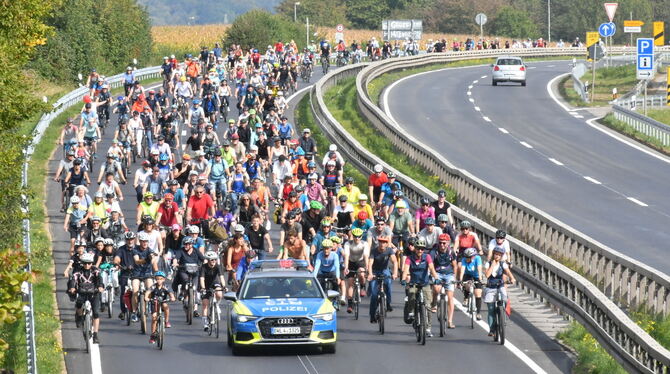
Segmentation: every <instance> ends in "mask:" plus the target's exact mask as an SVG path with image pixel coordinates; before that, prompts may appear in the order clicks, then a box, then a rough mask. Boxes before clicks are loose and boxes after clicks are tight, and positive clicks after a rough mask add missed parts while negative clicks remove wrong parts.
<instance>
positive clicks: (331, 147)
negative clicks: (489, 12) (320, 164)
mask: <svg viewBox="0 0 670 374" xmlns="http://www.w3.org/2000/svg"><path fill="white" fill-rule="evenodd" d="M328 150H329V151H331V152H335V151H337V144H331V145H329V146H328Z"/></svg>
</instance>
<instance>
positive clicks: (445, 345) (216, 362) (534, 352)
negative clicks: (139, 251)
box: [46, 76, 572, 374]
mask: <svg viewBox="0 0 670 374" xmlns="http://www.w3.org/2000/svg"><path fill="white" fill-rule="evenodd" d="M317 77H318V76H316V77H315V78H317ZM315 80H316V79H315ZM296 103H297V100H294V101H293V102H292V104H293V105H295V104H296ZM291 116H292V114H291ZM111 123H116V120H115V119H113V120H112V121H111ZM55 125H57V124H55ZM111 137H112V131H108V132H107V135H105V136H104V139H103V141H102V143H101V144H100V145H99V147H100V149H102V150H104V149H106V148H107V147H108V146H109V145H110V142H111ZM101 153H102V152H101ZM60 155H61V152H60V150H58V151H57V152H56V153H55V157H54V158H53V159H52V160H51V161H50V163H49V166H50V167H49V170H50V171H51V173H53V171H54V170H55V169H56V166H57V162H58V160H57V157H60ZM135 169H136V167H134V168H133V171H134V170H135ZM51 177H53V174H51V175H49V178H51ZM49 183H50V184H49V188H48V189H47V190H48V195H47V196H46V204H47V207H48V215H49V219H50V223H51V226H50V229H51V233H52V237H53V246H54V259H55V263H56V274H57V279H56V281H57V299H58V305H59V310H60V313H61V320H62V321H63V346H64V347H63V348H64V351H65V352H66V356H65V359H66V367H67V370H68V372H70V373H105V374H110V373H140V372H152V373H199V372H235V373H303V372H305V373H307V374H316V373H341V372H351V373H362V372H365V373H371V372H372V373H374V372H411V371H415V370H416V368H417V367H420V368H422V369H425V370H432V371H434V372H438V371H440V372H444V371H445V368H446V369H447V371H448V372H472V371H475V372H491V371H494V370H499V369H501V368H504V370H505V371H507V372H513V373H527V372H536V373H543V372H548V373H561V372H563V373H564V372H569V371H570V369H571V367H572V359H571V358H570V357H569V356H568V354H567V353H566V352H565V351H563V350H562V348H561V346H560V345H559V344H557V343H556V342H554V341H553V340H551V339H550V338H548V337H547V336H546V335H544V334H543V333H542V332H540V331H539V330H538V329H537V328H535V327H534V326H532V325H531V324H530V323H529V322H528V321H526V320H524V319H523V318H521V317H520V316H518V315H517V314H513V315H512V320H511V321H510V323H509V324H508V336H509V343H510V344H507V345H506V346H504V347H502V346H499V345H496V344H494V343H493V342H492V341H491V339H490V338H489V337H487V336H486V331H485V330H484V329H482V328H480V327H475V330H471V329H470V328H469V327H465V326H466V323H469V322H468V321H467V320H466V316H465V315H464V314H463V313H461V312H458V311H457V312H456V316H455V320H454V322H455V324H456V325H457V326H458V327H457V328H456V329H455V330H449V331H448V336H447V337H446V338H437V337H435V338H432V339H429V342H428V343H427V345H426V346H419V345H417V344H416V343H415V339H414V335H413V331H412V330H411V327H410V326H408V325H405V324H404V323H403V321H402V318H401V310H402V298H403V296H404V294H403V293H402V290H401V287H400V286H399V285H398V284H397V283H396V284H395V285H394V292H393V297H394V306H395V309H396V310H395V311H394V312H393V313H391V315H390V319H389V320H388V321H387V333H386V334H385V335H384V336H380V335H379V334H378V333H377V326H376V325H371V324H370V323H369V321H368V320H367V317H366V315H367V313H366V312H365V311H366V310H367V307H368V301H367V300H368V299H365V300H364V303H363V306H362V310H363V311H364V312H362V313H361V319H360V320H358V321H355V320H354V319H353V317H352V315H348V314H347V313H346V312H344V311H341V312H339V315H338V318H339V331H338V332H339V334H338V338H339V339H338V340H339V344H338V352H337V353H336V354H335V355H328V354H321V353H320V352H319V351H318V350H316V351H315V350H313V349H302V348H290V349H270V350H264V351H262V352H260V353H259V354H252V355H249V356H246V357H233V356H232V353H231V351H230V349H229V348H228V347H227V346H226V342H225V333H226V331H225V327H223V328H222V331H221V337H220V338H219V339H218V340H217V339H214V338H213V337H210V336H207V335H206V334H205V333H204V332H203V331H202V327H201V322H200V319H199V318H198V319H196V321H195V323H194V325H193V326H189V325H186V323H185V322H184V321H185V319H184V314H183V311H182V310H181V306H180V305H178V304H179V303H175V304H173V305H172V308H171V312H172V318H171V320H172V326H173V327H172V328H171V329H168V330H167V334H166V343H165V347H164V350H163V351H159V350H157V349H156V348H155V347H154V346H152V345H150V344H149V343H148V336H147V335H141V334H140V333H139V325H138V324H131V326H129V327H128V326H125V322H121V321H119V320H118V319H116V316H114V318H112V319H108V318H107V317H106V315H104V314H103V317H102V319H101V321H102V322H101V332H100V339H101V344H100V345H99V346H96V347H94V349H93V351H92V353H91V354H86V353H85V350H84V342H83V340H82V338H81V333H80V330H79V329H77V328H75V325H74V309H73V303H71V302H70V301H69V300H68V298H67V297H66V295H65V294H64V291H65V281H66V280H65V279H64V278H63V277H62V272H63V269H64V267H65V265H66V261H67V258H68V256H67V234H66V233H65V232H63V230H62V219H63V214H62V213H60V212H59V211H58V209H59V206H58V194H59V191H58V188H57V185H56V183H55V182H49ZM122 188H123V190H124V194H125V196H126V197H127V198H126V200H125V201H123V202H122V204H121V206H122V209H123V211H124V212H125V213H126V215H127V216H128V217H134V214H135V202H136V201H135V199H134V194H133V193H132V191H131V187H130V185H126V186H122ZM133 220H134V219H132V218H131V219H129V226H131V227H133V228H134V225H132V224H130V222H132V221H133ZM276 234H277V233H276V230H275V231H273V238H274V240H275V248H277V247H278V245H277V243H276V241H277V235H276ZM114 314H118V306H116V310H115V313H114ZM484 315H485V313H484ZM223 326H225V323H224V324H223ZM433 331H437V330H436V329H433ZM464 354H471V356H470V359H464V357H463V355H464Z"/></svg>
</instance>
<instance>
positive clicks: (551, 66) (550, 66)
mask: <svg viewBox="0 0 670 374" xmlns="http://www.w3.org/2000/svg"><path fill="white" fill-rule="evenodd" d="M547 67H548V68H553V67H556V65H547Z"/></svg>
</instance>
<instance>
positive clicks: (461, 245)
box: [454, 220, 484, 256]
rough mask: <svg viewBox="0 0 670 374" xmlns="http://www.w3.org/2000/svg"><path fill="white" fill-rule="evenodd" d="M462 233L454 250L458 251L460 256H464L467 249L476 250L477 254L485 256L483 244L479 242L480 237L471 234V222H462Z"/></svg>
mask: <svg viewBox="0 0 670 374" xmlns="http://www.w3.org/2000/svg"><path fill="white" fill-rule="evenodd" d="M459 227H460V229H461V233H460V234H459V235H458V236H456V240H455V241H454V249H456V251H457V253H458V255H459V256H461V255H463V251H465V249H467V248H475V249H476V250H477V254H479V255H480V256H482V255H484V252H482V244H481V243H480V242H479V237H478V236H477V234H475V233H474V232H471V229H472V224H471V223H470V221H467V220H465V221H461V223H460V225H459Z"/></svg>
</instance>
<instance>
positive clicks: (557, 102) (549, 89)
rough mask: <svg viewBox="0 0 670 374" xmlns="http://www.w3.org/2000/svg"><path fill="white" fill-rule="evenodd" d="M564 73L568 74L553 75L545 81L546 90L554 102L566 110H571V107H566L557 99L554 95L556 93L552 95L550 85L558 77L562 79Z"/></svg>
mask: <svg viewBox="0 0 670 374" xmlns="http://www.w3.org/2000/svg"><path fill="white" fill-rule="evenodd" d="M566 75H570V73H565V74H560V75H557V76H556V77H554V79H552V80H550V81H549V82H548V83H547V92H548V93H549V96H550V97H551V98H552V99H553V100H554V101H555V102H556V104H558V105H559V106H560V107H561V108H563V109H564V110H565V111H566V112H571V111H572V109H570V108H568V107H567V106H565V104H563V103H562V102H561V101H560V100H558V98H557V97H556V95H554V92H553V91H552V89H551V86H552V85H553V84H554V82H555V81H557V80H559V79H563V77H565V76H566Z"/></svg>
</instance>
